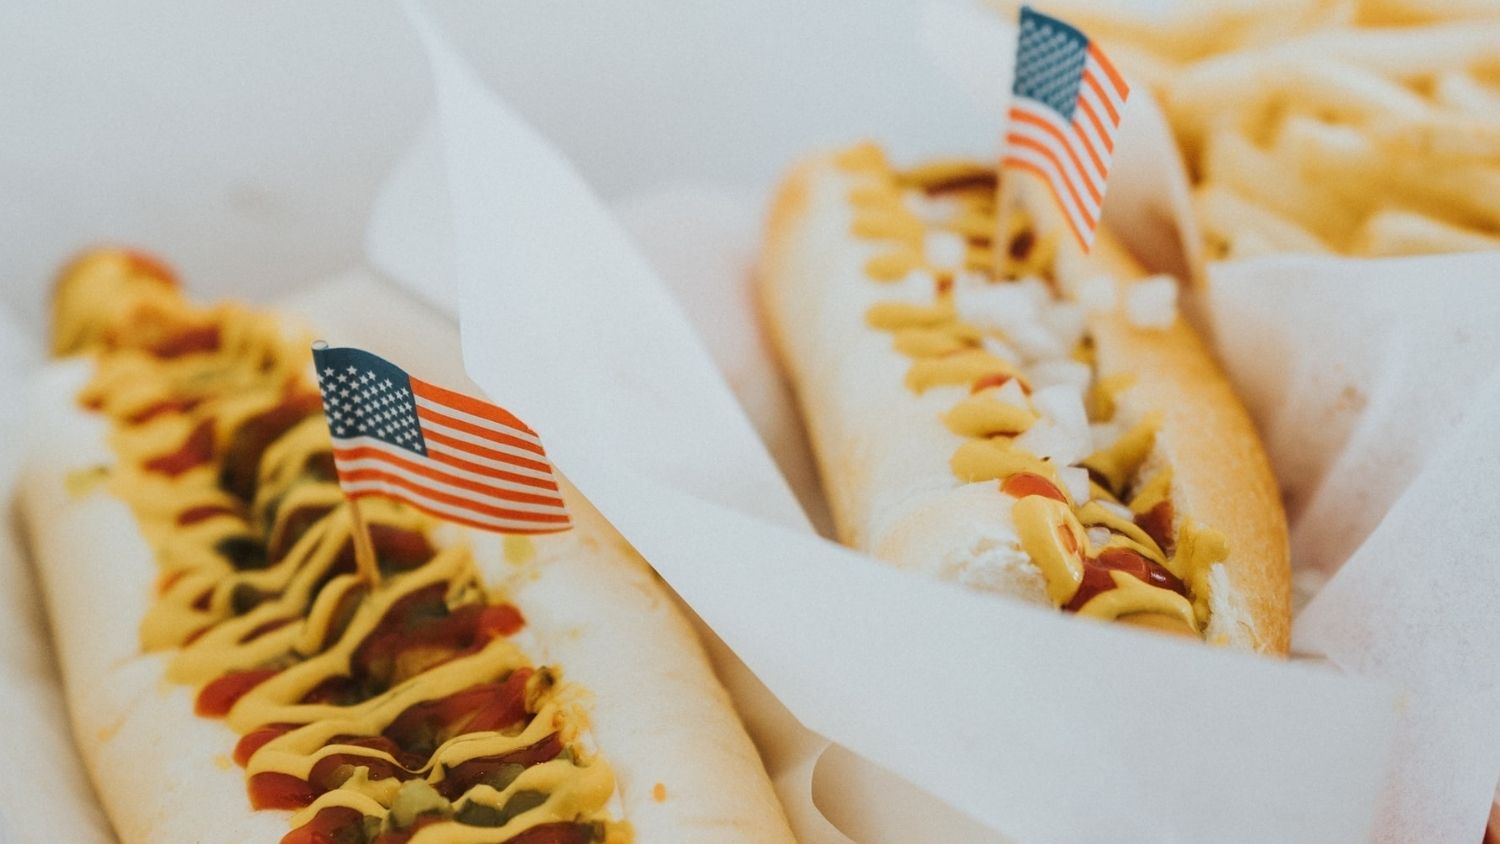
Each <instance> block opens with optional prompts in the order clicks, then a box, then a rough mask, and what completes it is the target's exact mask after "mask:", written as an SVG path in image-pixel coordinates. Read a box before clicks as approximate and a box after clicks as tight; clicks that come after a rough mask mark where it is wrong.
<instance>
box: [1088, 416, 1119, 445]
mask: <svg viewBox="0 0 1500 844" xmlns="http://www.w3.org/2000/svg"><path fill="white" fill-rule="evenodd" d="M1124 434H1125V429H1124V428H1123V427H1122V426H1121V425H1120V424H1119V423H1118V422H1095V423H1093V424H1092V425H1089V439H1090V440H1092V441H1093V444H1094V451H1098V450H1099V449H1101V448H1109V447H1110V446H1112V445H1114V444H1115V441H1116V440H1118V439H1120V437H1122V436H1124Z"/></svg>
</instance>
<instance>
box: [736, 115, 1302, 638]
mask: <svg viewBox="0 0 1500 844" xmlns="http://www.w3.org/2000/svg"><path fill="white" fill-rule="evenodd" d="M996 187H997V175H996V173H995V170H994V169H993V168H992V167H988V166H985V165H982V164H977V163H973V162H964V161H939V162H933V163H929V164H926V165H922V166H918V167H914V168H909V169H899V168H897V167H894V166H893V165H891V164H890V163H889V162H888V161H887V159H886V157H885V156H884V154H883V153H882V152H881V150H880V149H879V148H878V147H876V146H874V145H871V144H863V145H860V146H857V147H854V148H851V149H848V150H844V151H842V152H840V153H837V154H828V155H820V156H816V157H813V158H810V159H808V160H807V161H805V162H803V163H802V164H801V165H800V166H798V167H797V168H796V169H795V170H794V171H793V172H792V173H791V175H790V176H789V177H788V178H787V179H786V180H785V182H784V183H783V184H782V186H781V189H780V191H779V193H778V195H777V197H776V199H775V202H774V205H773V208H772V210H771V213H770V218H769V223H768V226H767V233H766V241H765V245H764V250H763V252H762V255H761V260H760V264H759V267H758V270H757V277H758V289H759V293H760V297H761V303H762V307H763V311H764V316H765V323H766V324H767V326H768V328H769V331H770V334H771V335H772V338H773V340H774V343H775V346H776V347H777V351H778V355H779V357H780V359H781V362H782V364H783V367H784V370H785V371H786V373H787V375H788V377H789V379H790V380H791V382H792V384H793V386H794V388H795V391H796V394H797V397H798V402H799V405H800V407H801V409H802V412H803V415H804V419H805V421H806V424H807V427H808V429H809V433H810V436H811V439H812V442H813V445H814V450H815V452H816V455H817V459H818V464H819V469H820V473H821V476H822V481H823V485H824V490H825V492H826V494H827V497H828V499H829V502H830V505H831V507H832V510H833V513H834V519H835V522H836V525H837V528H838V533H839V537H840V539H841V540H842V541H843V542H845V543H846V544H849V545H851V546H853V547H855V548H859V549H863V550H866V551H868V552H870V553H871V554H873V555H874V556H875V557H877V558H879V559H881V560H883V561H886V562H888V563H891V564H893V565H898V566H902V567H906V568H910V569H914V570H918V571H923V572H927V573H929V574H931V575H933V576H936V577H940V578H944V579H948V580H953V581H957V582H960V583H963V584H966V585H969V586H972V587H974V588H976V589H982V590H987V591H992V592H997V593H1001V594H1005V595H1009V596H1012V597H1015V598H1018V599H1021V600H1025V601H1029V602H1032V603H1036V604H1041V605H1050V606H1053V607H1057V608H1059V609H1061V610H1064V611H1068V612H1073V613H1077V614H1078V615H1082V616H1089V617H1094V618H1099V619H1106V620H1116V621H1120V622H1124V623H1127V624H1132V625H1139V626H1142V627H1147V628H1152V629H1155V630H1159V631H1166V632H1172V633H1178V634H1181V635H1184V636H1189V637H1192V638H1201V639H1205V640H1207V641H1209V642H1213V643H1217V644H1224V645H1229V646H1234V647H1239V648H1245V649H1253V650H1258V651H1263V652H1268V653H1282V652H1284V651H1285V650H1286V648H1287V644H1288V638H1289V624H1290V622H1289V586H1288V582H1289V571H1288V568H1289V567H1288V549H1287V533H1286V523H1285V515H1284V513H1283V511H1282V508H1281V504H1280V499H1279V496H1278V493H1277V487H1276V483H1275V479H1274V477H1273V476H1272V474H1271V470H1270V466H1269V463H1268V461H1267V459H1266V457H1265V454H1264V452H1263V450H1262V448H1261V446H1260V444H1259V440H1258V438H1257V436H1256V433H1255V430H1254V427H1253V425H1252V423H1251V422H1250V420H1249V417H1248V415H1247V414H1246V412H1245V410H1244V408H1243V407H1242V406H1241V404H1240V403H1239V401H1238V399H1237V398H1236V397H1235V395H1234V393H1233V391H1232V389H1231V387H1230V386H1229V384H1228V382H1227V381H1226V380H1225V378H1224V376H1223V375H1222V374H1221V373H1220V371H1219V370H1218V368H1217V366H1216V365H1215V364H1214V362H1213V360H1212V359H1211V357H1210V356H1209V354H1208V352H1207V351H1206V350H1205V348H1204V347H1203V344H1202V343H1201V341H1200V340H1199V339H1198V338H1197V336H1196V335H1195V334H1194V333H1193V331H1192V330H1191V329H1190V328H1189V327H1188V326H1187V325H1186V324H1185V323H1184V321H1183V320H1182V319H1181V317H1180V316H1178V314H1177V313H1176V308H1175V287H1174V286H1173V285H1172V282H1171V280H1170V279H1166V278H1154V279H1147V278H1145V277H1144V273H1143V272H1142V270H1141V269H1140V267H1139V266H1138V265H1137V264H1136V262H1135V261H1134V260H1133V259H1131V258H1130V257H1129V255H1128V254H1127V253H1126V252H1125V251H1124V250H1123V249H1122V248H1120V246H1119V245H1118V243H1117V242H1116V241H1114V239H1113V238H1112V237H1111V236H1110V234H1109V232H1108V231H1102V232H1101V233H1100V237H1099V240H1098V243H1097V244H1096V245H1095V247H1094V249H1093V251H1092V253H1091V254H1084V253H1083V252H1081V251H1080V250H1078V249H1077V248H1076V247H1075V246H1074V245H1073V244H1072V242H1071V241H1070V240H1069V239H1068V238H1067V237H1066V232H1065V230H1064V229H1062V228H1061V226H1062V222H1061V220H1060V219H1059V218H1058V217H1057V216H1056V215H1055V214H1054V213H1049V207H1048V198H1047V197H1046V195H1045V194H1043V193H1042V192H1041V189H1040V187H1039V186H1038V185H1036V184H1034V183H1030V182H1021V183H1018V184H1017V185H1015V186H1014V188H1015V191H1014V193H1015V195H1016V196H1017V198H1018V206H1017V207H1016V208H1015V209H1014V210H1011V209H1008V211H1007V215H1006V219H1005V220H1004V221H1003V223H1004V225H1003V226H1002V225H999V224H998V222H999V221H997V219H996V218H997V211H996V194H997V190H996Z"/></svg>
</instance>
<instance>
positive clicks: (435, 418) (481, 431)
mask: <svg viewBox="0 0 1500 844" xmlns="http://www.w3.org/2000/svg"><path fill="white" fill-rule="evenodd" d="M417 416H418V417H419V418H421V419H426V420H427V421H428V422H436V423H437V424H439V425H442V426H443V427H444V428H452V429H453V430H455V431H463V432H464V433H465V434H471V435H473V436H476V437H479V438H480V439H486V440H489V441H490V442H497V443H503V444H505V445H508V446H513V447H515V448H519V449H521V450H522V451H529V452H531V453H532V454H535V455H537V456H538V457H545V456H546V452H544V451H542V447H541V446H539V445H537V444H536V443H533V442H527V441H526V440H523V439H521V438H520V437H516V436H511V435H510V434H502V433H500V432H499V431H494V430H491V429H489V428H485V427H482V426H480V425H475V424H474V423H472V422H465V421H463V420H462V419H454V418H453V417H452V416H448V415H446V414H442V413H439V412H437V411H436V410H433V409H431V408H428V407H421V406H418V407H417ZM422 434H423V435H424V436H425V435H426V434H427V428H426V427H425V426H424V427H423V428H422Z"/></svg>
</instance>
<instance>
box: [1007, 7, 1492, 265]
mask: <svg viewBox="0 0 1500 844" xmlns="http://www.w3.org/2000/svg"><path fill="white" fill-rule="evenodd" d="M1033 2H1034V3H1035V5H1038V6H1040V7H1041V8H1043V9H1045V10H1046V11H1048V12H1049V13H1053V14H1057V15H1059V16H1061V17H1063V18H1064V19H1066V20H1068V21H1070V22H1072V23H1074V24H1076V25H1078V26H1079V27H1080V28H1082V29H1083V30H1084V31H1085V32H1088V33H1089V36H1090V37H1091V38H1094V39H1097V40H1098V41H1099V42H1100V43H1101V44H1102V45H1103V46H1104V48H1105V49H1106V50H1107V51H1108V52H1109V53H1110V55H1111V56H1112V57H1113V58H1114V59H1115V60H1116V61H1117V62H1119V63H1120V64H1122V65H1124V66H1125V67H1126V69H1127V72H1128V73H1130V75H1131V76H1132V77H1133V78H1134V79H1136V80H1138V81H1140V82H1144V83H1145V84H1147V85H1149V86H1150V87H1151V88H1152V89H1153V90H1154V91H1155V93H1156V94H1157V95H1158V97H1159V98H1160V99H1161V101H1162V103H1163V105H1164V107H1165V109H1166V112H1167V116H1168V119H1169V120H1170V121H1171V124H1172V128H1173V131H1174V132H1175V134H1176V136H1177V139H1178V143H1179V145H1180V146H1181V148H1182V152H1183V156H1184V159H1185V161H1186V163H1187V166H1188V171H1189V174H1190V176H1191V178H1192V179H1193V182H1194V201H1195V206H1196V211H1197V217H1198V220H1199V223H1200V226H1201V228H1202V230H1203V233H1204V237H1205V241H1206V243H1205V248H1206V252H1207V254H1206V257H1207V258H1209V259H1211V260H1213V259H1231V258H1243V257H1250V256H1256V255H1263V254H1270V253H1286V252H1304V253H1307V252H1329V253H1339V254H1346V255H1365V256H1392V255H1417V254H1428V253H1436V252H1461V251H1472V250H1480V249H1500V0H1321V2H1319V0H1223V2H1213V0H1117V2H1098V1H1097V0H1053V1H1052V2H1049V0H1033Z"/></svg>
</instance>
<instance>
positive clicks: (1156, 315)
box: [1125, 275, 1177, 328]
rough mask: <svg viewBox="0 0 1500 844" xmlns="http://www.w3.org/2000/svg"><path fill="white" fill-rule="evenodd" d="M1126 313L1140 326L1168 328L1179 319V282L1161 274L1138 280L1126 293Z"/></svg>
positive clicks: (1134, 323) (1131, 320)
mask: <svg viewBox="0 0 1500 844" xmlns="http://www.w3.org/2000/svg"><path fill="white" fill-rule="evenodd" d="M1125 313H1126V316H1127V317H1129V319H1130V322H1131V323H1132V324H1133V325H1135V326H1136V327H1138V328H1166V327H1168V326H1170V325H1171V324H1172V323H1174V322H1176V321H1177V282H1176V280H1174V279H1173V278H1172V277H1171V276H1166V275H1159V276H1153V277H1151V278H1148V279H1146V280H1145V281H1142V282H1138V283H1136V284H1135V285H1134V286H1132V287H1131V288H1130V290H1129V292H1127V293H1126V294H1125Z"/></svg>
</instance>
